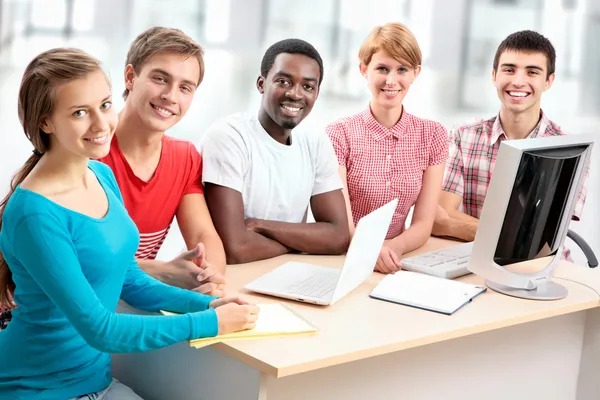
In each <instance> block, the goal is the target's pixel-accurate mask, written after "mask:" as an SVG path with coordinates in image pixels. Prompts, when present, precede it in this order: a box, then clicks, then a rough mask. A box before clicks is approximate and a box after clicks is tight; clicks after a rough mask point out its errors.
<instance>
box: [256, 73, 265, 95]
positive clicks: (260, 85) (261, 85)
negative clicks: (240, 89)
mask: <svg viewBox="0 0 600 400" xmlns="http://www.w3.org/2000/svg"><path fill="white" fill-rule="evenodd" d="M256 88H257V89H258V93H260V94H265V78H264V77H263V76H262V75H259V77H258V78H257V79H256Z"/></svg>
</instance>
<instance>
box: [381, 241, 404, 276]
mask: <svg viewBox="0 0 600 400" xmlns="http://www.w3.org/2000/svg"><path fill="white" fill-rule="evenodd" d="M401 269H402V264H401V263H400V255H399V254H398V253H396V252H395V251H394V250H393V249H392V248H391V247H390V246H389V243H388V241H387V240H386V241H385V242H384V243H383V246H382V247H381V251H380V252H379V258H378V259H377V265H376V266H375V271H377V272H381V273H382V274H393V273H395V272H398V271H400V270H401Z"/></svg>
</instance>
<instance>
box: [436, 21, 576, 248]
mask: <svg viewBox="0 0 600 400" xmlns="http://www.w3.org/2000/svg"><path fill="white" fill-rule="evenodd" d="M555 60H556V54H555V51H554V47H553V46H552V44H551V43H550V41H549V40H548V39H546V38H545V37H544V36H542V35H540V34H538V33H536V32H533V31H520V32H516V33H513V34H511V35H509V36H508V37H507V38H506V39H505V40H504V41H503V42H502V43H501V44H500V46H499V47H498V49H497V51H496V55H495V57H494V66H493V71H492V79H493V82H494V86H495V87H496V90H497V92H498V97H499V98H500V101H501V103H502V105H501V107H500V112H499V113H498V115H496V116H494V117H492V118H490V119H488V120H483V121H479V122H476V123H473V124H469V125H464V126H461V127H459V128H458V129H454V130H452V131H451V132H450V148H449V157H448V162H447V164H446V170H445V173H444V182H443V186H442V194H441V196H440V207H439V208H438V212H437V215H436V219H435V223H434V228H433V234H434V235H436V236H449V237H455V238H459V239H462V240H466V241H473V240H474V239H475V232H476V231H477V224H478V221H479V217H480V214H481V210H482V208H483V203H484V200H485V196H486V193H487V190H488V186H489V184H490V179H491V176H492V173H493V172H494V164H495V161H496V156H497V154H498V149H499V148H500V143H501V142H502V141H503V140H507V139H511V140H514V139H526V138H534V137H548V136H558V135H564V134H565V133H564V132H563V131H562V130H561V129H560V127H559V126H558V125H556V124H555V123H554V122H552V121H550V120H549V119H548V117H547V116H546V115H545V114H544V112H543V111H542V109H541V105H540V103H541V96H542V93H543V92H545V91H546V90H548V89H549V88H550V86H552V83H553V82H554V71H555ZM586 178H587V172H586ZM585 197H586V188H585V183H584V186H583V187H582V189H581V191H580V192H579V195H578V199H577V205H576V208H575V213H574V215H573V219H574V220H579V218H580V216H581V211H582V209H583V205H584V202H585ZM563 257H564V258H566V259H567V260H570V252H569V251H568V250H566V249H565V253H564V254H563Z"/></svg>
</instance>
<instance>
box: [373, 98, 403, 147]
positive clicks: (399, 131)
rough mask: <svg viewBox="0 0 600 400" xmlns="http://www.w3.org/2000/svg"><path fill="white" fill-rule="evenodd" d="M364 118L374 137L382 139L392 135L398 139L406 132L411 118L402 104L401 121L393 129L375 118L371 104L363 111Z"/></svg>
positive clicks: (377, 139) (378, 139)
mask: <svg viewBox="0 0 600 400" xmlns="http://www.w3.org/2000/svg"><path fill="white" fill-rule="evenodd" d="M362 118H363V121H364V122H365V126H366V128H367V132H368V133H369V134H370V135H371V136H372V137H373V139H375V140H376V141H380V140H382V139H385V138H386V137H388V136H390V135H391V136H393V137H395V138H396V139H398V138H399V137H400V136H402V135H403V134H404V132H406V125H407V124H408V120H409V119H410V114H408V113H407V112H406V107H404V106H402V116H401V117H400V121H398V122H397V123H396V125H394V126H393V127H392V128H391V129H388V128H386V127H385V126H383V125H381V124H380V123H379V122H378V121H377V120H376V119H375V117H374V116H373V113H372V112H371V106H369V107H367V109H366V110H365V111H363V113H362Z"/></svg>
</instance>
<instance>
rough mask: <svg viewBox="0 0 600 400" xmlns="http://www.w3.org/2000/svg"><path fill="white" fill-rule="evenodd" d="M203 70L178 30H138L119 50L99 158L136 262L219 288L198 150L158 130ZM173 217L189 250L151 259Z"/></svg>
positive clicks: (171, 278) (191, 283) (219, 249)
mask: <svg viewBox="0 0 600 400" xmlns="http://www.w3.org/2000/svg"><path fill="white" fill-rule="evenodd" d="M203 75H204V61H203V51H202V48H201V47H200V46H199V45H198V44H197V43H196V42H194V41H193V40H192V39H191V38H189V37H188V36H187V35H185V34H184V33H183V32H181V31H179V30H177V29H170V28H161V27H156V28H151V29H149V30H147V31H145V32H143V33H142V34H140V35H139V36H138V37H137V38H136V39H135V40H134V42H133V43H132V45H131V47H130V49H129V52H128V53H127V61H126V67H125V87H126V89H125V92H124V93H123V97H124V98H125V106H124V108H123V110H122V111H121V113H120V115H119V124H118V126H117V130H116V133H115V136H114V139H113V141H112V143H111V150H110V153H109V154H108V155H107V156H106V157H104V158H103V159H101V161H102V162H104V163H106V164H107V165H109V166H110V167H111V169H112V170H113V172H114V174H115V176H116V178H117V181H118V183H119V188H120V190H121V193H122V195H123V199H124V202H125V207H126V208H127V210H128V211H129V214H130V216H131V218H132V219H133V220H134V221H135V223H136V225H137V227H138V230H139V231H140V246H139V249H138V252H137V254H136V257H137V259H138V263H139V265H140V267H141V268H142V269H143V270H145V271H146V272H147V273H149V274H150V275H152V276H154V277H155V278H157V279H160V280H161V281H163V282H165V283H168V284H171V285H174V286H179V287H184V288H188V289H195V290H197V291H200V292H202V293H210V294H213V295H218V296H220V295H223V292H222V287H223V284H224V283H225V278H224V274H225V253H224V250H223V244H222V242H221V239H220V238H219V235H218V234H217V232H216V230H215V228H214V226H213V223H212V220H211V217H210V214H209V212H208V208H207V206H206V202H205V200H204V188H203V186H202V180H201V177H202V159H201V156H200V154H199V153H198V151H197V150H196V148H195V146H194V145H193V144H192V143H190V142H188V141H184V140H179V139H174V138H172V137H169V136H166V135H165V131H166V130H168V129H169V128H171V127H172V126H173V125H175V124H176V123H177V122H179V120H180V119H181V118H182V117H183V116H184V115H185V113H186V112H187V110H188V108H189V106H190V104H191V102H192V99H193V96H194V93H195V91H196V88H197V87H198V86H199V85H200V82H201V81H202V78H203ZM174 217H176V218H177V223H178V225H179V228H180V230H181V233H182V235H183V238H184V240H185V243H186V245H187V248H188V249H189V251H187V252H185V253H182V254H181V255H180V256H178V257H177V258H175V259H174V260H172V261H170V262H161V261H158V260H155V257H156V254H157V253H158V250H159V249H160V246H161V245H162V243H163V241H164V240H165V237H166V236H167V233H168V231H169V228H170V226H171V223H172V221H173V218H174Z"/></svg>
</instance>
